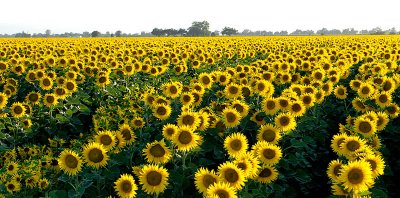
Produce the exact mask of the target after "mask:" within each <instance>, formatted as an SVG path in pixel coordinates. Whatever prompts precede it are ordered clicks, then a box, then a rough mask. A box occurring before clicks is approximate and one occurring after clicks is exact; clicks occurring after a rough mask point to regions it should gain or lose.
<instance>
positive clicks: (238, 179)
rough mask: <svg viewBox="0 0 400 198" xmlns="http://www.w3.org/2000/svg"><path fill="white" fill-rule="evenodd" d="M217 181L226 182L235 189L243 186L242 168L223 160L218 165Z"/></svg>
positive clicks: (244, 179) (244, 180)
mask: <svg viewBox="0 0 400 198" xmlns="http://www.w3.org/2000/svg"><path fill="white" fill-rule="evenodd" d="M218 176H219V181H221V182H225V183H228V184H229V186H231V187H233V188H234V189H235V190H240V189H242V188H243V186H244V183H245V182H246V178H245V177H244V173H243V170H242V169H240V168H238V167H237V166H236V165H235V164H234V163H233V162H225V163H223V164H221V165H220V166H218Z"/></svg>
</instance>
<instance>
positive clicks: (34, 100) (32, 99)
mask: <svg viewBox="0 0 400 198" xmlns="http://www.w3.org/2000/svg"><path fill="white" fill-rule="evenodd" d="M38 99H39V96H38V95H37V94H31V95H29V101H31V102H36V101H38Z"/></svg>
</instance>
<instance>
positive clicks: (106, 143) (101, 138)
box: [94, 131, 116, 151]
mask: <svg viewBox="0 0 400 198" xmlns="http://www.w3.org/2000/svg"><path fill="white" fill-rule="evenodd" d="M94 139H95V140H96V142H97V143H99V144H101V145H103V147H104V149H106V150H107V151H109V150H111V149H112V148H113V147H114V146H115V144H116V141H115V135H114V134H113V133H112V132H111V131H99V132H97V135H96V136H95V137H94Z"/></svg>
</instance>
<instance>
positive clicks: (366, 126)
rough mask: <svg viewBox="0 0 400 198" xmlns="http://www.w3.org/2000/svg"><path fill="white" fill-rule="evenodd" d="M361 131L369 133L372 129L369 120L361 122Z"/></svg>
mask: <svg viewBox="0 0 400 198" xmlns="http://www.w3.org/2000/svg"><path fill="white" fill-rule="evenodd" d="M358 128H359V130H360V132H361V133H369V132H371V130H372V126H371V124H370V123H369V122H365V121H364V122H361V123H360V126H359V127H358Z"/></svg>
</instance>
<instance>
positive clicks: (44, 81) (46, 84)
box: [40, 76, 53, 90]
mask: <svg viewBox="0 0 400 198" xmlns="http://www.w3.org/2000/svg"><path fill="white" fill-rule="evenodd" d="M40 88H42V89H43V90H50V89H51V88H53V80H52V79H51V78H50V77H48V76H46V77H43V78H41V79H40Z"/></svg>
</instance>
